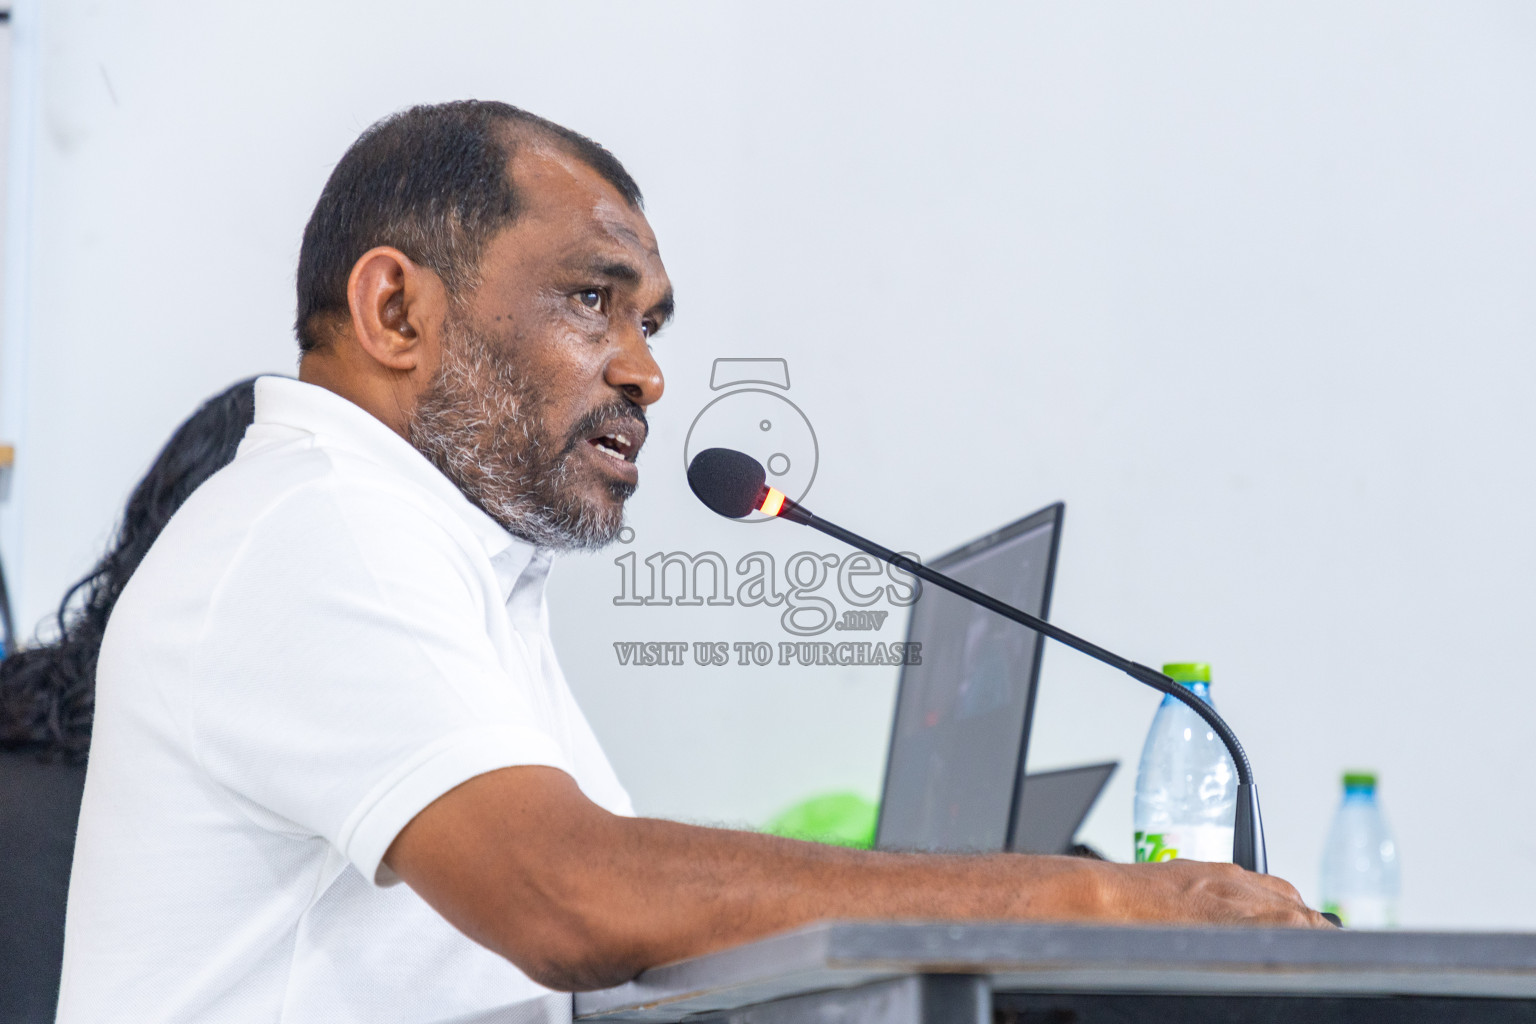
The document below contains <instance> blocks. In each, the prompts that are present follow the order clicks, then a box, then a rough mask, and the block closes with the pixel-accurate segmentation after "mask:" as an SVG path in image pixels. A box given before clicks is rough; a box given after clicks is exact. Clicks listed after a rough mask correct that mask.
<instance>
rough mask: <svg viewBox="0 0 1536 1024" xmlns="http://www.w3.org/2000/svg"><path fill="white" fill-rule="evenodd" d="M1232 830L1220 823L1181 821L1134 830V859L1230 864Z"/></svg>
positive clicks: (1137, 861) (1151, 862) (1142, 862)
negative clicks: (1157, 828) (1172, 825)
mask: <svg viewBox="0 0 1536 1024" xmlns="http://www.w3.org/2000/svg"><path fill="white" fill-rule="evenodd" d="M1232 834H1233V830H1232V828H1231V827H1230V826H1224V825H1185V826H1184V827H1182V828H1171V829H1167V830H1166V831H1163V832H1137V833H1136V863H1138V864H1156V863H1158V862H1159V861H1165V860H1176V859H1177V860H1204V861H1210V862H1212V863H1218V864H1220V863H1225V864H1230V863H1232Z"/></svg>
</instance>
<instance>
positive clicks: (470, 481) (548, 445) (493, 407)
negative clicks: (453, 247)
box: [406, 314, 634, 550]
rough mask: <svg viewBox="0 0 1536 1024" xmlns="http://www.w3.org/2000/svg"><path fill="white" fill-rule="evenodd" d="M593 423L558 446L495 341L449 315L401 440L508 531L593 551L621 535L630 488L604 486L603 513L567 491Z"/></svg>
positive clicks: (532, 394)
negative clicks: (607, 498)
mask: <svg viewBox="0 0 1536 1024" xmlns="http://www.w3.org/2000/svg"><path fill="white" fill-rule="evenodd" d="M602 412H604V413H605V414H607V413H611V412H612V410H603V411H602ZM591 419H592V417H590V416H589V417H584V418H583V422H581V423H578V424H577V426H576V427H575V428H574V429H573V431H572V434H571V436H569V437H568V438H566V439H564V441H563V442H561V441H559V440H557V439H555V438H551V437H550V436H549V431H548V429H547V427H546V425H545V421H544V409H543V408H542V403H541V402H540V400H539V397H538V391H537V389H536V388H535V387H534V386H532V383H531V382H530V381H528V380H527V378H526V377H524V376H523V375H522V374H521V373H520V372H519V371H518V368H517V367H515V366H514V365H512V363H511V362H510V361H509V360H508V359H507V358H506V357H505V356H504V355H503V354H501V353H500V352H499V351H498V345H497V343H496V341H495V339H493V338H491V337H488V336H487V335H485V334H483V333H481V332H479V331H477V330H475V329H474V328H473V327H471V326H470V325H469V324H467V323H464V322H463V320H462V319H461V318H460V317H459V316H457V315H456V314H450V315H449V317H448V318H447V321H446V322H445V323H444V326H443V361H442V364H441V365H440V366H439V367H438V370H437V373H436V374H435V375H434V376H433V378H432V381H431V383H429V384H428V385H427V389H426V391H424V392H423V393H422V396H421V399H420V400H419V401H418V402H417V405H416V412H415V414H414V415H413V416H412V417H411V419H410V422H409V423H408V424H407V425H406V436H407V438H408V439H409V440H410V443H411V444H412V445H413V446H414V447H415V448H416V450H417V451H419V452H421V454H423V455H425V456H426V457H427V459H428V460H429V461H430V462H431V463H432V464H433V465H434V466H436V467H437V468H438V469H439V470H441V471H442V473H443V475H444V476H446V477H447V478H448V479H449V480H452V481H453V482H454V484H455V485H456V486H457V487H458V488H459V490H460V491H462V492H463V493H464V496H465V497H466V498H468V499H469V500H470V501H472V502H474V503H475V504H476V505H478V506H479V507H480V508H481V509H483V510H484V511H485V513H486V514H487V515H489V516H490V517H491V518H492V519H494V520H496V521H497V522H498V523H500V524H501V525H502V526H504V527H506V529H507V530H508V531H509V532H511V533H513V534H515V535H516V536H519V537H522V538H523V539H525V540H529V541H532V542H533V543H535V544H538V545H540V546H541V547H547V548H556V549H563V550H572V549H583V548H585V549H592V548H599V547H602V546H603V545H605V544H607V543H609V542H610V541H612V540H613V539H614V537H615V536H616V535H617V534H618V532H619V528H620V527H621V526H623V525H624V499H625V498H628V497H629V495H630V494H632V493H634V487H633V485H629V484H623V483H620V482H613V483H610V484H609V487H608V490H609V493H610V494H611V495H612V496H613V497H614V498H615V499H616V500H615V501H614V502H613V503H612V504H607V505H601V506H598V505H592V504H589V503H587V502H584V501H583V500H582V499H581V498H580V497H579V496H578V495H577V494H575V493H572V482H571V476H572V472H573V470H574V469H575V468H576V460H577V459H579V458H581V457H582V455H583V454H584V453H583V452H582V451H581V449H580V447H579V446H581V445H585V444H587V443H588V442H587V439H586V434H585V432H584V428H585V427H586V424H587V422H589V421H590V420H591ZM557 445H558V446H559V447H558V450H557V447H556V446H557Z"/></svg>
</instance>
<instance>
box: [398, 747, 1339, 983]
mask: <svg viewBox="0 0 1536 1024" xmlns="http://www.w3.org/2000/svg"><path fill="white" fill-rule="evenodd" d="M384 860H385V863H387V864H388V865H389V866H390V867H391V868H392V869H393V870H394V871H395V873H396V874H398V875H399V876H400V877H401V878H402V879H403V880H404V881H405V882H406V884H408V885H409V886H410V887H411V888H412V889H414V890H415V891H416V893H417V894H418V895H420V896H421V898H422V899H424V900H426V901H427V903H429V904H431V905H432V907H433V908H434V909H435V910H437V912H438V913H440V914H442V915H443V917H445V918H447V919H448V921H449V922H451V923H452V924H453V925H454V926H455V927H457V928H458V929H459V930H460V931H462V932H464V933H465V934H466V935H468V936H469V937H470V938H472V939H474V940H475V941H476V942H479V943H481V944H482V945H484V946H486V947H488V948H490V949H492V950H495V951H496V952H498V953H500V954H501V955H502V956H505V957H506V958H507V959H508V960H510V961H512V962H513V963H514V964H516V965H517V966H518V967H519V968H520V969H522V970H523V971H524V973H526V974H528V976H529V977H531V978H533V980H534V981H537V982H539V983H541V984H543V985H547V986H549V987H550V988H556V989H563V990H566V991H572V990H578V989H584V988H599V987H603V986H606V985H613V984H617V983H619V982H622V981H624V980H627V979H628V978H631V977H633V976H634V975H635V974H637V973H639V972H640V971H642V970H644V969H645V968H647V967H651V966H654V965H656V964H661V963H667V962H669V961H673V960H680V959H682V958H684V957H689V956H697V955H699V954H701V953H707V952H709V951H711V950H714V949H720V948H722V947H725V946H731V945H736V944H738V943H742V942H747V941H750V940H752V939H755V938H758V937H760V936H763V935H768V934H770V933H772V932H777V931H784V930H786V929H789V928H794V927H797V926H799V925H802V924H806V923H808V922H811V921H817V920H834V919H841V920H858V919H871V918H884V919H902V920H928V921H1102V922H1153V921H1161V922H1172V923H1179V924H1219V925H1232V924H1245V925H1292V926H1303V927H1307V926H1310V927H1324V928H1326V927H1332V926H1331V925H1329V924H1328V923H1327V922H1326V921H1324V920H1323V918H1322V917H1321V916H1319V915H1318V914H1316V913H1313V912H1312V911H1311V910H1308V909H1307V908H1306V906H1305V905H1304V904H1303V903H1302V902H1301V898H1300V897H1299V896H1298V895H1297V894H1296V890H1295V889H1293V888H1291V886H1290V885H1288V884H1287V883H1286V882H1284V881H1281V880H1280V879H1278V878H1272V877H1269V876H1266V875H1255V874H1251V873H1249V872H1246V871H1244V870H1242V869H1241V868H1237V867H1233V866H1232V865H1230V864H1201V863H1197V862H1193V861H1178V860H1176V861H1171V862H1169V863H1166V864H1110V863H1106V862H1103V861H1090V860H1084V859H1081V858H1077V857H1036V856H1025V855H1021V854H995V855H988V856H961V855H938V854H919V853H876V852H871V851H867V850H849V849H844V848H841V847H832V846H822V845H819V844H816V843H803V842H798V841H796V840H793V839H781V838H778V837H775V836H764V835H757V834H755V833H750V832H733V831H730V830H727V829H714V828H699V827H696V826H692V825H680V824H677V823H676V822H670V821H657V820H654V819H648V818H621V817H618V816H616V815H613V814H609V813H608V812H607V811H605V810H603V809H602V808H600V807H598V806H597V805H596V804H594V803H592V802H591V801H590V800H588V799H587V798H586V796H584V795H583V794H582V792H581V790H580V789H579V788H578V787H577V786H576V783H575V782H574V781H573V780H572V779H571V777H570V776H569V775H566V774H565V773H564V772H561V771H559V770H557V769H554V768H540V767H523V768H503V769H501V770H500V771H494V772H489V773H487V774H485V775H481V776H479V777H477V778H474V779H470V780H469V781H468V782H466V783H464V784H463V785H461V786H459V787H458V788H456V789H454V790H452V791H450V792H448V793H446V794H444V795H443V796H441V797H439V798H438V799H437V800H435V801H434V802H433V803H432V804H430V805H429V806H428V807H427V808H426V809H425V810H423V811H422V812H421V813H420V814H418V815H417V816H416V817H415V819H413V820H412V821H411V823H410V824H409V825H407V826H406V827H405V828H404V829H403V830H402V831H401V832H400V835H399V836H397V837H396V839H395V841H394V843H393V844H392V845H391V846H390V848H389V852H388V853H387V854H385V857H384Z"/></svg>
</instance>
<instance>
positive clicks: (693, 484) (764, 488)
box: [688, 448, 1269, 874]
mask: <svg viewBox="0 0 1536 1024" xmlns="http://www.w3.org/2000/svg"><path fill="white" fill-rule="evenodd" d="M688 486H689V487H690V488H692V489H693V493H694V495H695V496H697V497H698V499H699V500H700V501H702V502H703V503H704V504H705V505H706V506H708V507H709V509H710V510H711V511H713V512H716V513H718V514H720V515H722V516H725V517H726V518H727V519H741V518H743V517H745V516H748V515H751V514H752V513H753V512H763V513H766V514H767V515H770V516H777V517H778V518H780V519H788V520H789V521H790V522H792V523H799V524H801V525H802V526H809V527H811V528H812V529H814V530H820V531H821V532H822V533H824V534H826V535H827V536H829V537H834V538H836V539H837V540H840V541H842V542H843V543H844V544H848V545H850V546H852V547H855V548H858V549H859V550H860V551H864V552H867V553H869V554H871V555H874V556H875V557H876V558H879V559H881V560H883V561H886V562H889V563H891V564H892V565H894V566H896V568H898V569H901V570H902V571H903V572H907V573H911V574H912V575H913V576H916V577H917V578H918V579H920V580H924V581H925V582H928V583H932V584H933V585H934V586H937V587H942V588H943V589H945V590H948V591H949V592H950V593H952V594H958V595H959V596H960V597H963V598H965V599H966V600H967V601H970V602H972V603H974V604H978V605H980V606H981V607H983V608H985V609H987V610H988V611H991V612H996V613H997V614H998V615H1001V616H1002V617H1003V618H1005V619H1012V620H1013V621H1014V622H1017V623H1019V624H1020V625H1023V626H1028V627H1029V628H1030V629H1033V630H1034V631H1035V632H1037V633H1040V634H1041V635H1043V636H1048V637H1050V638H1051V639H1052V640H1055V641H1057V642H1058V643H1063V644H1066V645H1067V646H1068V647H1070V648H1072V649H1073V650H1075V651H1081V652H1082V653H1083V654H1086V655H1088V657H1090V658H1094V659H1096V660H1098V661H1102V662H1103V663H1104V664H1106V665H1109V666H1110V667H1111V668H1117V669H1119V670H1120V671H1121V672H1124V673H1125V674H1126V675H1128V676H1130V677H1131V678H1132V679H1135V680H1136V681H1137V682H1141V683H1145V684H1146V685H1147V686H1150V687H1152V689H1154V690H1157V691H1159V692H1161V693H1165V694H1168V695H1169V696H1171V697H1173V698H1174V699H1175V700H1178V701H1182V702H1183V703H1184V704H1185V705H1187V706H1188V707H1189V709H1190V710H1192V711H1193V712H1194V713H1195V714H1197V715H1199V716H1200V717H1201V718H1202V719H1203V720H1204V721H1205V723H1206V724H1207V725H1209V726H1210V727H1211V731H1212V732H1214V733H1216V735H1217V736H1219V737H1221V742H1222V743H1224V744H1226V747H1227V753H1228V754H1230V755H1231V757H1232V764H1233V766H1234V767H1235V768H1236V769H1237V816H1236V819H1235V820H1234V822H1233V825H1234V830H1233V835H1232V863H1234V864H1236V865H1238V866H1239V867H1243V868H1247V869H1248V870H1249V871H1256V872H1258V873H1260V874H1268V873H1269V857H1268V854H1267V853H1266V852H1265V849H1264V820H1263V817H1262V816H1261V815H1260V813H1259V791H1258V789H1257V788H1256V787H1255V786H1254V784H1253V766H1252V765H1250V764H1249V763H1248V755H1247V753H1246V752H1245V751H1244V750H1243V745H1242V744H1241V743H1239V742H1238V740H1237V734H1236V733H1234V732H1233V731H1232V728H1231V727H1230V726H1229V725H1227V723H1226V721H1225V720H1224V719H1223V718H1222V717H1221V716H1220V715H1219V714H1217V713H1216V709H1215V708H1213V707H1211V706H1210V705H1209V704H1207V703H1206V702H1205V701H1203V700H1201V699H1200V698H1199V697H1197V696H1195V695H1194V694H1193V693H1192V692H1190V691H1189V690H1188V689H1187V688H1186V687H1184V686H1181V685H1180V684H1178V683H1176V682H1174V681H1173V680H1172V679H1170V678H1169V677H1168V676H1165V675H1163V674H1162V673H1161V672H1159V671H1157V670H1156V669H1154V668H1148V667H1147V666H1146V665H1141V664H1138V663H1136V662H1134V661H1131V660H1130V659H1129V658H1122V657H1120V655H1118V654H1114V653H1112V652H1110V651H1106V650H1105V649H1104V648H1102V647H1099V646H1097V645H1096V644H1091V643H1089V642H1088V641H1087V640H1084V639H1082V638H1081V637H1078V636H1074V635H1073V634H1071V633H1068V632H1067V631H1066V630H1064V629H1061V628H1059V627H1057V626H1053V625H1051V624H1050V623H1049V622H1046V621H1045V620H1044V619H1041V618H1038V617H1036V616H1034V615H1031V614H1029V613H1028V612H1026V611H1022V610H1020V609H1018V608H1015V607H1013V606H1012V605H1007V604H1004V603H1003V602H1001V601H999V600H997V599H996V598H993V597H989V596H988V595H986V594H983V593H982V592H981V591H979V590H973V589H972V588H970V587H968V586H966V585H965V584H964V583H961V582H960V581H959V580H956V579H951V578H950V577H948V576H946V575H944V574H943V573H941V572H938V571H936V570H934V569H930V568H928V567H927V566H926V565H923V564H922V563H921V562H917V561H913V560H912V559H910V558H908V557H907V556H906V555H903V554H901V553H900V552H896V551H892V550H891V549H890V548H887V547H882V546H881V545H879V544H876V543H875V542H874V541H872V540H868V539H866V538H864V537H860V536H859V535H858V534H856V533H852V532H850V531H848V530H845V529H843V528H842V527H841V526H838V525H837V524H836V523H830V522H828V521H827V520H825V519H822V518H820V517H819V516H815V515H813V514H811V511H810V510H809V509H807V508H806V507H805V506H804V505H800V504H798V503H796V502H794V501H791V500H790V499H789V498H788V497H787V496H785V494H784V492H782V491H780V490H778V489H776V488H773V487H769V486H768V474H767V473H766V472H765V471H764V469H763V466H762V463H760V462H758V461H757V460H756V459H754V458H753V457H752V456H750V455H747V454H746V453H744V452H738V451H735V450H733V449H730V448H707V449H705V450H704V451H702V452H699V454H698V455H695V456H694V457H693V461H692V462H691V463H689V464H688Z"/></svg>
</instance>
